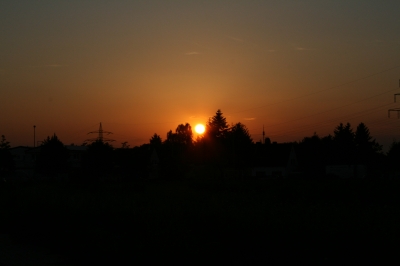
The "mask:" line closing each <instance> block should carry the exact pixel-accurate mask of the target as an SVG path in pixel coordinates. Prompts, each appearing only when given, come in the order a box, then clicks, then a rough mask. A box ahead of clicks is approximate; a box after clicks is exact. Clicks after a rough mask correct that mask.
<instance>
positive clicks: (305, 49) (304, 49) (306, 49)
mask: <svg viewBox="0 0 400 266" xmlns="http://www.w3.org/2000/svg"><path fill="white" fill-rule="evenodd" d="M294 49H295V50H296V51H311V50H314V49H310V48H304V47H298V46H297V47H295V48H294Z"/></svg>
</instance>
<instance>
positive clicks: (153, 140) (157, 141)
mask: <svg viewBox="0 0 400 266" xmlns="http://www.w3.org/2000/svg"><path fill="white" fill-rule="evenodd" d="M150 144H151V145H152V146H154V147H159V146H161V144H162V139H161V137H160V135H157V134H156V133H154V135H153V136H152V137H151V138H150Z"/></svg>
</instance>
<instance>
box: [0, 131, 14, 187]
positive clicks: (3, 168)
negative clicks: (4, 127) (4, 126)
mask: <svg viewBox="0 0 400 266" xmlns="http://www.w3.org/2000/svg"><path fill="white" fill-rule="evenodd" d="M10 148H11V146H10V142H9V141H7V140H6V137H5V136H4V135H1V140H0V178H1V180H0V183H1V184H2V183H4V181H5V178H7V177H9V176H10V175H11V174H12V172H13V171H14V170H15V163H14V159H13V157H12V154H11V152H10Z"/></svg>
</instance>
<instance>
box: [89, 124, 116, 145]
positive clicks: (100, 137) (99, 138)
mask: <svg viewBox="0 0 400 266" xmlns="http://www.w3.org/2000/svg"><path fill="white" fill-rule="evenodd" d="M88 134H98V136H97V138H92V139H87V140H86V141H91V142H94V141H100V142H112V141H115V140H113V139H108V138H105V137H104V134H105V135H110V134H112V132H110V131H104V130H103V127H102V126H101V122H100V127H99V130H97V131H91V132H89V133H88Z"/></svg>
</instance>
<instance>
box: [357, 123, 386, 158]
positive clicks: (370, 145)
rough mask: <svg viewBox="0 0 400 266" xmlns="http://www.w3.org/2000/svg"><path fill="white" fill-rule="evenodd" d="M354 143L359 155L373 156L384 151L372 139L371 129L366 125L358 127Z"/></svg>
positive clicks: (362, 124) (361, 124)
mask: <svg viewBox="0 0 400 266" xmlns="http://www.w3.org/2000/svg"><path fill="white" fill-rule="evenodd" d="M354 142H355V145H356V148H357V151H358V153H359V155H362V154H365V155H371V154H373V153H377V152H380V151H382V146H381V145H379V143H377V142H376V140H375V139H372V137H371V134H370V132H369V129H368V127H367V126H366V125H365V124H364V123H360V124H359V125H358V126H357V130H356V133H355V135H354Z"/></svg>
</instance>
